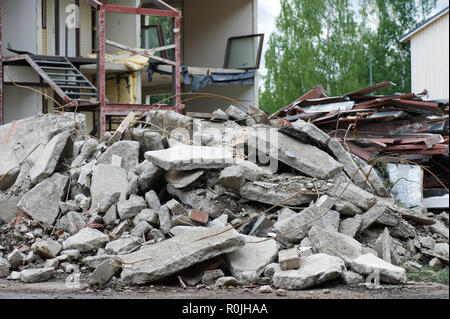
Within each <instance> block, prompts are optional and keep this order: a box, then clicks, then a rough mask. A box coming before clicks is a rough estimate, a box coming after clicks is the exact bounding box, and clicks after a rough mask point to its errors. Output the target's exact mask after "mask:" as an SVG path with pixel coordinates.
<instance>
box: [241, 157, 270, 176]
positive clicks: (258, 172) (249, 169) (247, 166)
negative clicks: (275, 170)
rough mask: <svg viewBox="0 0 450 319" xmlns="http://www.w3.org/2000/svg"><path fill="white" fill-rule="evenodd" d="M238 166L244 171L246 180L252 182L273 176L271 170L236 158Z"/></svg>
mask: <svg viewBox="0 0 450 319" xmlns="http://www.w3.org/2000/svg"><path fill="white" fill-rule="evenodd" d="M236 165H238V166H241V167H242V168H243V169H244V178H245V179H246V180H249V181H251V182H255V181H258V180H260V179H261V178H262V177H263V176H264V175H272V172H271V171H270V170H265V169H263V168H261V167H259V166H258V165H257V164H255V163H253V162H250V161H247V160H243V159H240V158H236Z"/></svg>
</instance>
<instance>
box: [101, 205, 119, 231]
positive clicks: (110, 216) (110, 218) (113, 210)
mask: <svg viewBox="0 0 450 319" xmlns="http://www.w3.org/2000/svg"><path fill="white" fill-rule="evenodd" d="M118 218H119V216H117V206H116V205H115V204H114V205H111V207H110V208H108V210H107V211H106V213H105V215H103V222H104V223H105V225H106V226H109V225H112V224H114V222H115V221H116V219H118Z"/></svg>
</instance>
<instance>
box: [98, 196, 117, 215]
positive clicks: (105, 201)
mask: <svg viewBox="0 0 450 319" xmlns="http://www.w3.org/2000/svg"><path fill="white" fill-rule="evenodd" d="M119 199H120V192H114V193H105V194H104V195H103V198H102V199H101V200H100V202H99V203H98V206H97V207H98V208H97V211H98V212H99V213H106V212H107V211H108V209H109V208H110V207H111V205H114V204H115V203H117V202H118V201H119Z"/></svg>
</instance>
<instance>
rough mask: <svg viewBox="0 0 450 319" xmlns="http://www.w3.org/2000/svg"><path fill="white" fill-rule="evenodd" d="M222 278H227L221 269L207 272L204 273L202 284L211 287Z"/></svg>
mask: <svg viewBox="0 0 450 319" xmlns="http://www.w3.org/2000/svg"><path fill="white" fill-rule="evenodd" d="M222 277H225V274H224V273H223V271H222V270H221V269H212V270H207V271H205V272H204V273H203V275H202V278H201V282H202V284H203V285H206V286H211V285H212V284H214V283H215V282H216V281H217V279H219V278H222Z"/></svg>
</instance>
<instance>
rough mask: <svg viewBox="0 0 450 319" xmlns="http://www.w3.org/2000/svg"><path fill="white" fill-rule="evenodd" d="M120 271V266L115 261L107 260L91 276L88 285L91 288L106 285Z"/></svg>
mask: <svg viewBox="0 0 450 319" xmlns="http://www.w3.org/2000/svg"><path fill="white" fill-rule="evenodd" d="M119 270H120V265H119V264H117V263H116V262H115V261H114V260H113V259H107V260H105V261H103V262H102V263H101V264H100V265H99V266H98V267H97V268H95V270H94V272H92V273H91V274H90V276H89V278H88V284H89V285H90V286H96V285H99V286H102V285H106V284H107V283H108V282H109V281H110V280H111V278H112V277H113V276H114V275H115V274H116V273H117V272H118V271H119Z"/></svg>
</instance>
